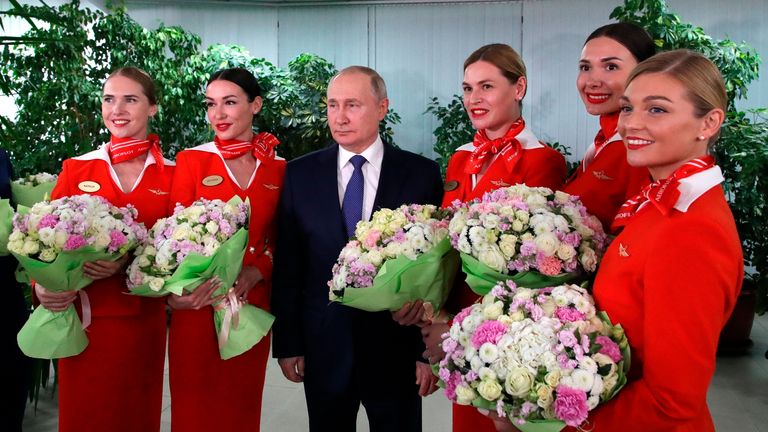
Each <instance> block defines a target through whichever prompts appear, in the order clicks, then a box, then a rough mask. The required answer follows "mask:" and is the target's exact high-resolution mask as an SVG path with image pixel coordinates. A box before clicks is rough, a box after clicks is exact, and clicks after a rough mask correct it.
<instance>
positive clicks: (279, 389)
mask: <svg viewBox="0 0 768 432" xmlns="http://www.w3.org/2000/svg"><path fill="white" fill-rule="evenodd" d="M752 339H753V340H754V342H755V345H754V347H753V348H752V350H751V352H750V354H749V355H746V356H741V357H721V358H718V364H717V372H716V374H715V377H714V379H713V380H712V385H711V386H710V389H709V395H708V400H709V408H710V410H711V411H712V416H713V417H714V420H715V425H716V427H717V430H718V431H719V432H768V360H767V359H766V358H765V357H764V354H765V351H766V349H768V315H764V316H762V317H758V318H757V319H756V320H755V325H754V328H753V330H752ZM166 377H167V376H166ZM166 384H167V383H166ZM262 413H263V414H262V431H264V432H293V431H305V430H307V416H306V411H305V405H304V392H303V389H302V387H301V386H300V385H297V384H293V383H291V382H289V381H287V380H285V379H284V378H283V376H282V374H281V373H280V368H279V367H278V366H277V362H275V361H274V360H272V361H270V363H269V365H268V366H267V379H266V385H265V388H264V407H263V409H262ZM366 426H367V422H366V420H365V414H364V412H363V410H362V409H361V410H360V414H359V416H358V427H359V429H360V430H361V431H362V430H367V427H366ZM56 428H57V420H56V400H55V396H51V395H50V393H48V394H46V395H43V396H41V399H40V404H39V405H38V408H37V413H35V412H34V411H33V409H32V408H31V407H28V408H27V417H26V418H25V422H24V430H25V431H26V432H52V431H55V430H56ZM448 430H450V404H449V403H448V402H447V400H446V399H445V398H444V397H443V396H442V395H441V394H440V393H439V392H438V393H435V394H434V395H432V396H430V397H428V398H426V399H425V400H424V432H438V431H441V432H442V431H448ZM162 431H163V432H166V431H170V396H169V394H168V391H167V385H166V391H165V394H164V401H163V423H162Z"/></svg>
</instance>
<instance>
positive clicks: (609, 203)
mask: <svg viewBox="0 0 768 432" xmlns="http://www.w3.org/2000/svg"><path fill="white" fill-rule="evenodd" d="M655 52H656V46H655V45H654V43H653V40H652V39H651V37H650V36H649V35H648V33H647V32H646V31H645V30H643V29H642V28H641V27H638V26H636V25H634V24H630V23H615V24H608V25H604V26H602V27H600V28H598V29H597V30H595V31H594V32H592V34H590V35H589V37H587V40H586V41H585V42H584V48H583V49H582V50H581V58H580V59H579V75H578V78H577V79H576V87H577V89H578V90H579V94H580V95H581V100H582V101H583V102H584V106H585V107H586V108H587V112H588V113H590V114H592V115H596V116H600V130H599V131H598V133H597V136H595V140H594V142H593V143H592V144H591V145H590V146H589V148H588V149H587V152H586V154H585V155H584V159H583V160H582V161H581V164H579V166H578V168H577V169H576V172H574V174H573V175H572V176H571V178H569V179H568V181H567V182H566V185H565V187H564V188H563V191H564V192H567V193H569V194H572V195H578V196H579V197H580V198H581V201H582V202H583V203H584V205H585V206H586V207H587V210H589V212H590V213H591V214H593V215H595V216H597V217H598V218H599V219H600V221H601V222H602V223H603V227H604V228H605V230H606V232H610V226H611V222H612V221H613V217H614V216H615V215H616V212H617V211H618V209H619V207H620V206H621V205H622V204H623V203H624V201H626V200H627V199H628V198H630V197H632V196H634V195H635V194H636V193H637V192H638V191H640V188H642V187H643V186H645V185H646V184H648V183H649V182H650V177H649V174H648V170H647V169H645V168H634V167H632V166H630V165H629V164H628V163H627V151H626V149H625V148H624V145H623V143H622V141H621V137H620V136H619V134H618V133H617V131H616V125H617V123H618V121H619V98H620V97H621V94H622V93H623V91H624V82H625V81H626V80H627V76H629V73H630V72H631V71H632V69H633V68H634V67H635V66H636V65H637V64H638V63H639V62H641V61H643V60H645V59H647V58H648V57H650V56H652V55H653V54H654V53H655Z"/></svg>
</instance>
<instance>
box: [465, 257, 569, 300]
mask: <svg viewBox="0 0 768 432" xmlns="http://www.w3.org/2000/svg"><path fill="white" fill-rule="evenodd" d="M461 269H462V270H463V271H464V273H466V275H467V285H469V287H470V288H471V289H472V291H474V292H475V294H478V295H481V296H484V295H486V294H488V293H489V292H491V288H493V287H494V286H495V285H496V284H497V283H498V282H500V281H507V280H511V281H512V282H514V283H515V284H517V286H520V287H525V288H546V287H553V286H558V285H563V284H566V283H569V282H571V281H573V280H575V279H576V278H578V274H572V273H561V274H559V275H557V276H546V275H543V274H541V273H539V272H536V271H526V272H518V273H514V274H503V273H499V272H497V271H495V270H493V269H491V268H490V267H488V266H487V265H485V264H483V263H481V262H480V261H478V260H477V258H475V257H473V256H472V255H468V254H465V253H461Z"/></svg>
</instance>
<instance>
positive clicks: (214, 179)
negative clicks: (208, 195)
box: [203, 175, 224, 186]
mask: <svg viewBox="0 0 768 432" xmlns="http://www.w3.org/2000/svg"><path fill="white" fill-rule="evenodd" d="M223 181H224V177H222V176H220V175H212V176H208V177H206V178H204V179H203V186H216V185H220V184H221V182H223Z"/></svg>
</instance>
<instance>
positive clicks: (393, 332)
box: [272, 144, 442, 398]
mask: <svg viewBox="0 0 768 432" xmlns="http://www.w3.org/2000/svg"><path fill="white" fill-rule="evenodd" d="M337 158H338V145H336V144H334V145H332V146H330V147H328V148H326V149H323V150H320V151H316V152H314V153H311V154H308V155H305V156H303V157H301V158H298V159H296V160H293V161H291V162H289V163H288V167H287V169H286V175H285V184H284V186H283V191H282V197H281V203H280V211H279V216H278V239H277V249H276V253H275V268H274V274H273V291H272V312H273V313H274V315H275V316H276V320H275V324H274V327H273V346H272V353H273V356H274V357H276V358H284V357H294V356H304V357H305V360H306V369H305V383H306V384H307V386H310V383H311V385H312V386H313V387H315V388H322V389H323V391H324V392H331V393H336V392H345V391H349V390H350V388H352V389H353V390H352V391H356V392H357V397H363V398H364V397H366V392H368V391H370V392H375V393H378V394H381V393H382V392H385V393H386V392H393V393H392V394H395V395H397V394H404V393H403V392H406V393H405V394H407V393H411V394H413V392H415V391H416V387H415V385H414V382H415V375H414V372H415V361H416V360H417V359H420V358H421V353H422V352H423V350H424V347H423V344H422V342H421V335H420V333H419V331H418V328H416V327H414V326H410V327H404V326H400V325H399V324H397V323H396V322H395V321H393V320H392V317H391V315H390V313H389V312H365V311H361V310H357V309H353V308H350V307H347V306H343V305H341V304H339V303H336V302H333V303H332V302H330V301H329V300H328V284H327V282H328V281H329V280H330V279H331V276H332V274H331V269H332V267H333V265H334V263H335V262H336V259H337V258H338V255H339V252H340V251H341V249H342V248H343V247H344V245H345V244H346V243H347V241H348V240H349V239H348V238H347V234H346V230H345V228H344V222H343V217H342V213H341V208H340V205H339V195H338V186H337V173H336V172H337ZM441 198H442V181H441V178H440V171H439V169H438V166H437V164H436V163H435V162H434V161H432V160H429V159H427V158H425V157H423V156H419V155H416V154H414V153H410V152H407V151H404V150H400V149H398V148H395V147H393V146H390V145H386V144H385V146H384V157H383V160H382V166H381V174H380V176H379V185H378V188H377V191H376V198H375V200H374V206H373V211H376V210H378V209H381V208H397V207H399V206H401V205H403V204H413V203H418V204H435V205H439V204H440V201H441ZM308 393H309V392H308ZM308 397H309V396H308Z"/></svg>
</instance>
